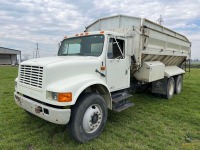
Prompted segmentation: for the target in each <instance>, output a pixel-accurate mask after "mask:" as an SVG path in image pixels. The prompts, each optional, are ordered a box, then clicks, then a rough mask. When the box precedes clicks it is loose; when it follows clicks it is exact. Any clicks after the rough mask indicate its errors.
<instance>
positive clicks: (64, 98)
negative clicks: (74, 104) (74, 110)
mask: <svg viewBox="0 0 200 150" xmlns="http://www.w3.org/2000/svg"><path fill="white" fill-rule="evenodd" d="M71 101H72V93H58V102H71Z"/></svg>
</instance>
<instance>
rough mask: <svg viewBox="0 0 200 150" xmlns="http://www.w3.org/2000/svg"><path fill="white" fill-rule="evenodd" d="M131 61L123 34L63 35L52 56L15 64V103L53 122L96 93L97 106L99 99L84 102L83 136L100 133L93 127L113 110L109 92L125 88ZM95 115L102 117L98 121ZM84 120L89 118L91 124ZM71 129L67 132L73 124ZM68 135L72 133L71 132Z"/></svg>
mask: <svg viewBox="0 0 200 150" xmlns="http://www.w3.org/2000/svg"><path fill="white" fill-rule="evenodd" d="M130 63H131V59H130V57H129V56H128V55H127V45H126V37H125V36H124V35H121V34H118V33H114V32H110V31H99V32H85V33H80V34H76V35H73V36H69V37H65V38H64V40H63V41H62V42H61V46H60V49H59V51H58V55H57V56H56V57H50V58H38V59H33V60H28V61H25V62H22V63H21V64H20V66H19V74H18V78H16V80H15V93H14V97H15V101H16V103H17V104H18V105H19V106H20V107H22V108H23V109H24V110H25V111H26V112H27V113H28V114H30V113H31V114H34V115H36V116H38V117H40V118H43V119H45V120H47V121H49V122H52V123H56V124H67V123H68V122H69V121H70V120H73V119H70V118H72V115H73V117H74V114H75V112H73V111H74V109H73V110H72V108H74V107H82V105H83V104H79V103H81V102H82V101H83V99H87V98H88V97H89V98H90V97H92V101H93V100H94V99H96V97H97V100H98V101H99V102H100V104H99V102H98V107H95V109H94V108H93V107H94V106H95V105H96V104H93V102H91V104H90V106H91V108H90V106H87V107H89V108H87V110H85V111H89V112H88V113H86V115H87V116H86V117H85V118H86V119H85V120H86V122H88V123H85V124H84V126H86V127H85V128H84V126H83V129H84V130H87V131H89V132H88V134H91V133H92V134H95V136H97V135H98V134H99V133H100V132H99V131H98V132H97V131H96V130H97V129H99V130H100V129H101V128H102V127H101V128H100V127H99V126H104V125H105V120H106V118H107V109H113V106H112V97H111V92H115V91H119V90H122V89H126V88H128V87H129V86H130ZM118 81H120V82H118ZM98 97H99V99H98ZM78 101H79V102H78ZM77 103H78V104H77ZM101 105H102V106H101ZM71 106H73V107H71ZM101 107H102V108H101ZM88 109H91V110H88ZM97 114H100V116H103V118H102V119H99V117H98V115H97ZM83 118H84V117H83ZM87 118H89V119H91V118H93V120H94V121H93V123H92V122H91V121H88V119H87ZM95 120H99V121H100V122H99V123H98V122H96V121H95ZM89 122H90V123H89ZM88 124H92V125H95V127H93V126H92V127H90V126H89V125H88ZM96 126H97V127H96ZM70 127H71V129H70V130H71V131H72V130H74V128H75V125H71V126H70ZM93 130H94V131H93ZM92 131H93V132H92ZM86 133H87V132H86ZM97 133H98V134H97ZM72 135H74V137H76V136H75V133H72ZM88 139H91V137H90V138H88ZM88 139H81V140H79V141H81V142H84V141H87V140H88Z"/></svg>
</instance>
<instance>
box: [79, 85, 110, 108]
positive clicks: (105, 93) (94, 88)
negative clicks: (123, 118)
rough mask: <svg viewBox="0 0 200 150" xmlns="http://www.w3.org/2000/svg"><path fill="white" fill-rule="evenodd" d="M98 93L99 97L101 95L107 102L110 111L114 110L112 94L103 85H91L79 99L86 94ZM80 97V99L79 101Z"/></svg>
mask: <svg viewBox="0 0 200 150" xmlns="http://www.w3.org/2000/svg"><path fill="white" fill-rule="evenodd" d="M91 92H92V93H97V94H99V95H101V96H102V97H103V99H104V100H105V102H106V104H107V107H108V108H109V109H112V100H111V97H110V92H109V91H108V89H107V87H105V86H104V85H102V84H94V85H91V86H89V87H87V88H86V89H84V90H83V91H82V92H81V94H80V95H79V97H81V95H83V94H85V93H91ZM79 97H78V99H79Z"/></svg>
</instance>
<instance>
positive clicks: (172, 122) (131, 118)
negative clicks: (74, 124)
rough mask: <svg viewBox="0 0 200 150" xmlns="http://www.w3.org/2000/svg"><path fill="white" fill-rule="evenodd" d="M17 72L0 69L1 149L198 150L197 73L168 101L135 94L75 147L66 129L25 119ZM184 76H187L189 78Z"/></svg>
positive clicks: (199, 85)
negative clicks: (126, 105) (19, 101)
mask: <svg viewBox="0 0 200 150" xmlns="http://www.w3.org/2000/svg"><path fill="white" fill-rule="evenodd" d="M16 76H17V68H15V67H0V149H20V150H21V149H29V150H31V149H34V150H35V149H61V150H62V149H66V150H71V149H76V150H82V149H86V150H88V149H114V150H115V149H117V150H124V149H134V150H135V149H136V150H137V149H139V150H143V149H144V150H146V149H153V150H155V149H162V150H163V149H166V150H169V149H170V150H176V149H183V150H193V149H196V150H199V149H200V69H192V72H191V73H190V76H189V75H188V74H187V75H186V77H187V78H184V79H185V80H184V88H183V91H182V93H181V94H180V95H175V96H174V98H173V99H171V100H165V99H162V98H159V97H154V96H153V95H152V94H150V93H145V92H141V91H140V92H136V94H135V95H134V97H133V98H132V99H130V100H131V101H132V102H134V103H135V106H134V107H132V108H129V109H127V110H125V111H123V112H121V113H115V112H112V111H109V114H108V121H107V124H106V127H105V129H104V131H103V133H102V134H101V135H100V137H98V138H96V139H94V140H92V141H90V142H88V143H85V144H79V143H77V142H76V141H74V140H72V139H70V137H69V135H68V134H67V131H66V127H65V126H60V125H56V124H52V123H49V122H47V121H44V120H42V119H40V118H37V117H31V116H29V115H27V114H26V113H25V112H24V111H23V110H22V109H21V108H20V107H18V106H17V105H16V104H15V102H14V100H13V92H14V79H15V78H16ZM188 76H189V78H188Z"/></svg>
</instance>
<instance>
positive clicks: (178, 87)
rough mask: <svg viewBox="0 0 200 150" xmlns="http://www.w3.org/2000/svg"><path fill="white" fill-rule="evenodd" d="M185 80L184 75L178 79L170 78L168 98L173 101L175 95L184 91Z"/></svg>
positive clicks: (167, 88) (167, 91) (168, 81)
mask: <svg viewBox="0 0 200 150" xmlns="http://www.w3.org/2000/svg"><path fill="white" fill-rule="evenodd" d="M182 86H183V79H182V75H178V76H176V77H170V78H169V79H168V80H167V87H166V98H167V99H171V98H172V97H173V96H174V93H175V94H179V93H181V91H182Z"/></svg>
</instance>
